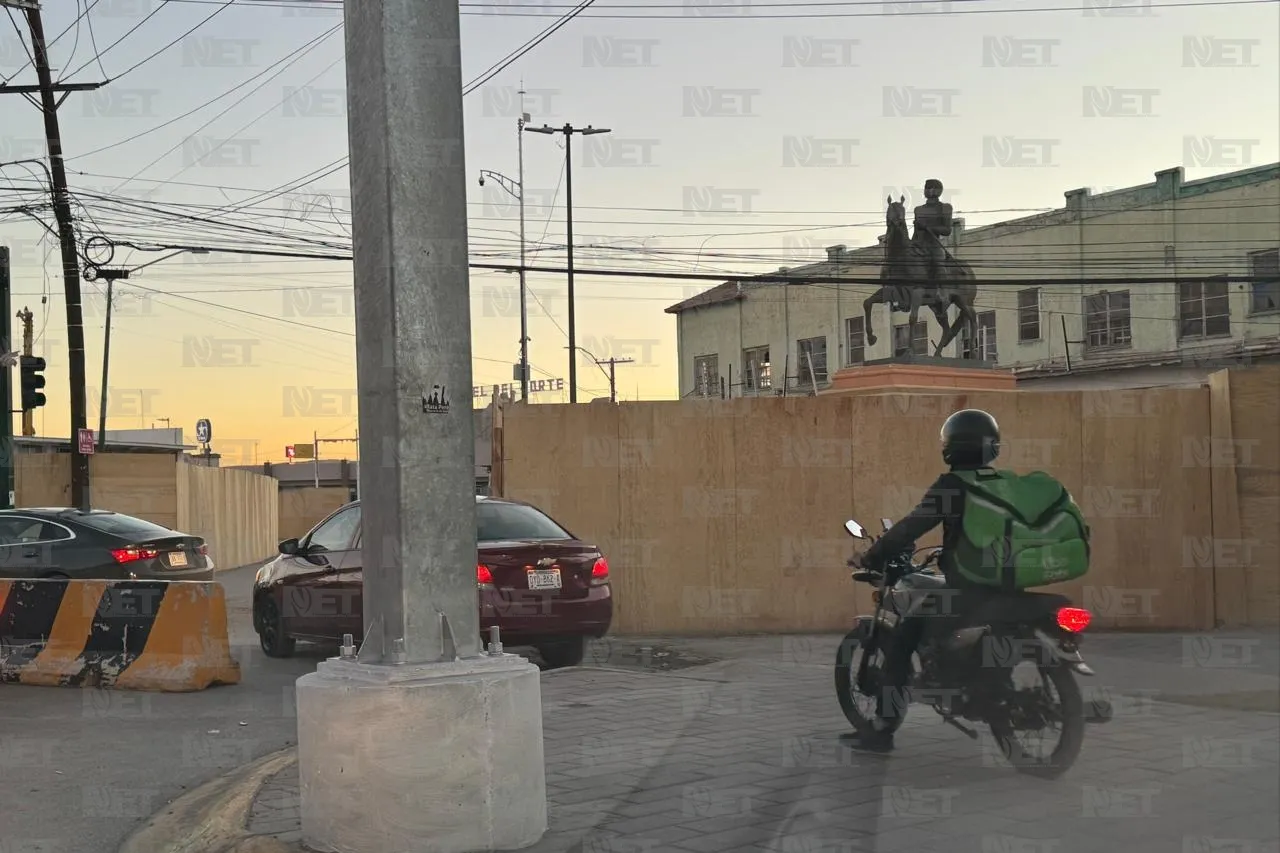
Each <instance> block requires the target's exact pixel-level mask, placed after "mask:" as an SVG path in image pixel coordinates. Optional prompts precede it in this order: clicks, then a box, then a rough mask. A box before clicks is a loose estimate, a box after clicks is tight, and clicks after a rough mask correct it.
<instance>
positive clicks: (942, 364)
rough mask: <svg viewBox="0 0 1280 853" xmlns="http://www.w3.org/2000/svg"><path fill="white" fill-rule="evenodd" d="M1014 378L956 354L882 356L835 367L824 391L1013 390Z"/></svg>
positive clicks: (837, 392) (848, 392) (854, 392)
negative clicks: (852, 364)
mask: <svg viewBox="0 0 1280 853" xmlns="http://www.w3.org/2000/svg"><path fill="white" fill-rule="evenodd" d="M1016 385H1017V379H1016V377H1014V375H1013V373H1012V372H1011V371H1009V370H1001V369H999V368H996V367H994V366H991V365H989V364H986V363H984V362H979V361H971V360H968V359H958V358H928V357H924V356H916V357H913V358H895V359H884V360H881V361H872V362H867V363H866V364H859V365H855V366H853V367H846V368H844V369H843V370H839V371H837V372H836V373H835V374H834V375H833V376H832V377H831V385H830V386H829V387H828V388H826V389H824V390H823V391H822V392H821V393H823V394H875V393H882V394H883V393H889V392H895V391H896V392H909V391H1013V390H1015V386H1016Z"/></svg>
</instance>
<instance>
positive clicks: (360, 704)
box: [297, 655, 547, 853]
mask: <svg viewBox="0 0 1280 853" xmlns="http://www.w3.org/2000/svg"><path fill="white" fill-rule="evenodd" d="M297 691H298V696H297V702H298V705H297V707H298V774H299V780H300V782H301V800H302V802H301V810H302V837H303V842H304V843H305V844H306V845H308V846H309V847H311V848H312V849H314V850H317V851H324V853H408V851H424V853H425V851H431V853H474V851H490V850H518V849H521V848H524V847H528V846H530V845H533V844H536V843H537V842H538V841H539V839H541V838H542V835H543V833H545V832H546V830H547V782H546V770H545V765H544V762H543V752H542V690H541V684H540V676H539V673H538V668H537V667H536V666H534V665H533V664H531V663H529V662H528V661H526V660H524V659H523V658H521V657H519V656H518V655H497V656H493V657H489V656H485V657H480V658H473V659H468V660H459V661H456V662H453V663H437V664H421V665H412V664H406V665H398V666H397V665H387V664H362V663H358V662H355V661H348V660H342V659H339V658H331V659H329V660H327V661H324V662H323V663H321V664H320V665H319V667H318V668H317V670H316V672H314V673H312V674H310V675H304V676H303V677H302V678H300V679H298V683H297Z"/></svg>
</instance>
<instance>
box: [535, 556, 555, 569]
mask: <svg viewBox="0 0 1280 853" xmlns="http://www.w3.org/2000/svg"><path fill="white" fill-rule="evenodd" d="M554 563H555V560H553V559H551V558H550V557H543V558H542V559H541V560H539V561H538V568H540V569H545V568H550V567H551V565H552V564H554Z"/></svg>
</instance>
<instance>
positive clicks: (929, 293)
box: [862, 178, 978, 357]
mask: <svg viewBox="0 0 1280 853" xmlns="http://www.w3.org/2000/svg"><path fill="white" fill-rule="evenodd" d="M924 194H925V203H924V204H922V205H919V206H917V207H916V209H915V234H914V236H912V237H911V238H908V236H907V213H906V207H905V204H904V202H905V201H906V197H905V196H899V197H898V200H897V201H894V200H893V197H892V196H890V197H889V198H887V199H886V201H887V202H888V205H889V209H888V210H887V211H886V213H885V227H886V233H885V238H884V263H883V264H882V265H881V267H880V281H881V282H883V284H881V286H880V288H879V289H878V290H877V291H876V292H875V293H873V294H871V295H870V296H869V297H867V299H866V301H865V302H863V303H862V308H863V311H864V313H865V315H866V322H865V329H866V333H867V344H868V345H869V346H870V345H874V344H875V342H876V335H875V332H874V331H872V328H871V309H872V308H873V307H875V306H876V305H887V306H889V311H890V314H891V315H892V313H893V312H907V313H909V314H910V315H911V325H912V326H913V327H914V326H915V324H916V321H917V318H918V316H919V312H920V308H921V306H924V307H927V308H929V309H930V310H932V311H933V315H934V316H935V317H937V318H938V325H939V326H941V327H942V329H943V335H942V340H941V341H939V342H938V344H937V345H936V347H935V349H934V353H933V354H934V356H935V357H937V356H940V355H942V351H943V350H944V349H945V348H946V347H947V345H948V344H950V343H951V342H952V341H953V340H955V338H956V336H957V335H958V334H960V330H961V329H962V328H964V327H966V326H967V327H968V329H969V336H970V340H976V339H977V334H978V315H977V314H976V313H975V312H974V310H973V301H974V297H976V296H977V293H978V287H977V285H976V284H974V275H973V270H972V269H970V267H969V265H968V264H966V263H965V262H964V261H961V260H959V259H957V258H955V257H953V256H952V255H951V253H950V252H948V251H947V250H946V247H945V246H943V244H942V238H943V237H948V236H950V234H951V219H952V210H951V205H949V204H947V203H946V202H944V201H942V200H941V199H940V198H939V196H941V195H942V182H941V181H939V180H936V179H932V178H931V179H930V180H928V181H926V182H925V185H924ZM952 305H955V306H956V307H957V308H958V309H960V313H959V314H958V315H957V316H956V319H955V322H954V323H952V322H951V320H950V317H949V311H950V308H951V306H952Z"/></svg>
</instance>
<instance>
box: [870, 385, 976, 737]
mask: <svg viewBox="0 0 1280 853" xmlns="http://www.w3.org/2000/svg"><path fill="white" fill-rule="evenodd" d="M940 438H941V443H942V461H943V462H945V463H946V464H947V466H948V467H949V470H948V471H947V472H946V473H944V474H942V475H941V476H940V477H938V479H937V480H935V481H934V483H933V485H931V486H930V487H929V490H928V491H927V492H925V495H924V497H923V498H922V499H921V500H920V503H919V504H918V505H917V506H916V508H915V509H913V510H912V511H911V513H910V514H909V515H907V516H906V517H905V518H903V519H901V520H900V521H898V522H896V523H894V524H893V526H892V527H890V528H889V530H887V531H886V532H885V533H884V535H883V536H881V537H880V539H878V540H877V541H876V542H875V544H873V545H872V546H871V547H870V548H869V549H867V551H866V552H865V553H863V554H861V555H860V556H859V557H856V558H854V560H851V561H850V563H851V565H855V566H858V567H860V568H863V569H867V570H870V571H882V570H883V569H884V565H885V562H886V561H887V560H888V559H890V558H891V557H894V556H896V555H898V554H901V553H903V552H904V551H906V550H908V549H910V548H912V547H913V545H914V544H915V542H916V540H917V539H919V538H920V537H921V536H924V535H925V534H926V533H928V532H929V531H931V530H933V529H934V528H935V527H937V526H938V525H939V524H941V525H942V556H941V559H940V560H939V562H938V565H939V567H940V568H941V569H942V573H943V575H944V576H945V577H946V579H947V590H946V591H939V592H938V593H937V594H936V597H935V606H934V607H933V608H932V610H931V612H930V615H929V616H928V617H927V618H924V619H922V620H921V626H922V632H921V634H922V635H921V636H920V637H918V638H915V639H916V641H917V642H918V643H919V644H920V647H921V648H922V649H923V648H927V647H933V648H934V649H938V648H939V647H940V646H941V645H943V641H944V640H945V639H946V638H947V636H948V635H949V634H950V633H951V632H952V631H954V630H956V629H957V628H958V627H961V626H962V625H963V621H964V616H965V614H966V613H969V612H972V610H973V609H974V608H975V606H976V605H977V603H978V602H979V601H980V600H981V599H982V598H984V597H986V596H987V595H990V592H989V591H988V590H987V589H985V588H983V587H978V586H976V585H974V584H972V583H970V582H969V581H967V580H965V579H964V578H963V577H961V576H960V575H959V573H957V572H956V571H954V569H953V567H952V565H951V561H950V560H949V559H948V555H949V554H951V553H953V552H954V549H955V546H956V544H957V542H958V541H959V538H960V536H961V526H960V522H961V512H962V510H963V508H964V498H965V490H966V485H965V483H964V481H963V480H961V479H960V478H959V477H957V476H956V475H955V474H954V473H953V472H955V471H964V470H975V469H979V468H985V467H989V466H990V465H991V463H992V462H994V461H995V459H996V458H997V457H998V456H999V455H1000V427H999V425H998V424H997V423H996V419H995V418H994V417H992V416H991V415H990V414H988V413H987V412H984V411H982V410H980V409H962V410H960V411H958V412H955V413H954V414H952V415H951V416H950V417H949V418H947V420H946V422H945V423H943V425H942V430H941V434H940ZM897 580H898V578H897V577H889V578H887V579H886V582H887V583H888V584H889V585H890V586H892V585H893V584H894V583H895V582H896V581H897ZM912 645H914V644H913V643H910V642H904V643H902V644H900V645H899V646H897V647H895V648H890V649H885V661H884V664H883V667H882V672H883V674H884V681H885V683H884V684H883V685H881V689H879V690H878V691H877V699H876V717H877V719H876V731H875V732H874V733H873V734H870V735H866V736H863V737H861V738H860V739H859V741H860V743H859V744H858V746H859V747H860V748H862V749H865V750H868V751H873V752H888V751H889V750H891V749H893V734H892V728H890V726H889V725H888V724H887V723H886V721H887V720H891V719H892V717H893V715H895V714H900V713H905V710H906V709H905V708H904V707H902V702H901V701H900V697H901V690H902V688H903V687H904V686H905V685H906V684H907V682H908V680H909V679H910V675H911V653H912V651H913V650H914V649H913V648H912V647H911V646H912Z"/></svg>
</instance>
